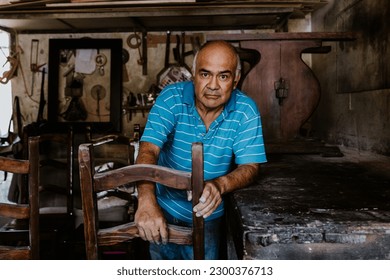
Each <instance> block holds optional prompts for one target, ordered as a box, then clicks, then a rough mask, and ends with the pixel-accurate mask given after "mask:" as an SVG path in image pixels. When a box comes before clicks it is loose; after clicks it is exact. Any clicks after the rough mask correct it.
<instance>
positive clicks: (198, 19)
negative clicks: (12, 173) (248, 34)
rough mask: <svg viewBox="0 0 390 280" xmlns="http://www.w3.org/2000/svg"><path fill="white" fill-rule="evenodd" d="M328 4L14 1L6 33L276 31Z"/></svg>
mask: <svg viewBox="0 0 390 280" xmlns="http://www.w3.org/2000/svg"><path fill="white" fill-rule="evenodd" d="M326 3H327V1H322V0H312V1H291V0H290V1H255V0H253V1H250V0H247V1H206V0H200V1H199V0H198V1H195V0H180V1H179V0H173V1H152V0H144V1H124V0H122V1H101V0H100V1H99V0H95V1H91V0H72V1H64V0H62V1H60V0H41V1H32V0H24V1H10V2H9V4H4V5H0V28H1V29H4V30H7V31H14V32H17V33H39V32H44V33H65V32H66V33H68V32H121V31H123V32H128V31H165V30H171V31H187V30H188V31H193V30H239V29H274V30H277V31H286V30H284V29H285V27H286V23H287V20H288V19H289V18H297V17H303V16H304V15H306V14H307V13H310V12H313V11H315V10H318V9H320V8H321V7H323V6H324V5H326Z"/></svg>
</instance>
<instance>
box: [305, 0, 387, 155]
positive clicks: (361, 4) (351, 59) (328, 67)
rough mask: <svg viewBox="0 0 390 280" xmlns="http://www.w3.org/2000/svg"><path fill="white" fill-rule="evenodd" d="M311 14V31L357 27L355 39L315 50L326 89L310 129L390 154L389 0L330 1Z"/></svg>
mask: <svg viewBox="0 0 390 280" xmlns="http://www.w3.org/2000/svg"><path fill="white" fill-rule="evenodd" d="M328 2H329V4H328V5H327V7H326V8H325V9H323V10H321V11H318V12H317V13H314V14H313V16H312V26H313V31H318V32H327V31H329V32H330V31H333V32H335V31H337V32H343V31H353V32H357V34H358V37H357V39H356V41H354V42H340V43H329V45H331V46H332V52H330V53H329V54H325V55H321V54H318V55H315V56H313V58H312V59H313V70H314V72H315V73H316V75H317V77H318V79H319V81H320V84H321V89H322V97H321V101H320V104H319V107H318V108H317V110H316V111H315V113H314V116H313V118H312V123H311V125H312V131H313V133H314V134H315V135H316V136H318V137H320V138H321V139H326V140H329V141H331V142H333V143H337V144H342V145H345V146H348V147H353V148H356V149H358V150H359V151H373V152H376V153H379V154H384V155H390V77H389V75H388V73H389V70H390V69H389V67H390V63H389V62H390V53H389V52H388V51H387V49H388V43H389V41H390V27H389V25H386V24H384V23H385V22H387V20H388V17H389V16H390V2H389V1H387V0H374V1H371V0H370V1H369V0H347V1H328Z"/></svg>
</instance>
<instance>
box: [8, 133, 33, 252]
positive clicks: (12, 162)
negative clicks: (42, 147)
mask: <svg viewBox="0 0 390 280" xmlns="http://www.w3.org/2000/svg"><path fill="white" fill-rule="evenodd" d="M28 143H29V153H28V159H25V160H18V159H13V158H6V157H0V170H2V171H6V172H9V173H13V174H26V175H28V182H29V183H28V192H29V196H28V197H29V199H28V203H26V204H17V203H16V204H15V203H5V202H4V203H0V216H1V217H3V218H9V219H15V220H20V221H21V220H28V228H27V229H25V228H23V229H18V228H10V225H8V224H7V225H4V226H3V227H2V228H1V229H0V241H1V245H0V259H39V193H38V182H39V173H38V166H39V163H38V160H39V159H38V153H39V151H38V149H39V139H38V137H32V138H30V139H29V142H28ZM4 185H5V184H4ZM1 186H2V185H0V187H1ZM26 232H27V234H28V241H27V242H28V244H25V243H26V242H25V241H26V240H25V234H24V233H26ZM19 238H20V239H19ZM11 241H12V242H11ZM3 242H5V243H3ZM7 242H8V243H7ZM3 244H5V245H3ZM22 244H23V245H22Z"/></svg>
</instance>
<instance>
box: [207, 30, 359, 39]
mask: <svg viewBox="0 0 390 280" xmlns="http://www.w3.org/2000/svg"><path fill="white" fill-rule="evenodd" d="M358 36H359V34H358V33H356V32H295V33H294V32H277V33H265V32H264V33H257V34H209V35H207V38H206V39H207V41H213V40H225V41H260V40H322V41H353V40H356V39H357V38H358Z"/></svg>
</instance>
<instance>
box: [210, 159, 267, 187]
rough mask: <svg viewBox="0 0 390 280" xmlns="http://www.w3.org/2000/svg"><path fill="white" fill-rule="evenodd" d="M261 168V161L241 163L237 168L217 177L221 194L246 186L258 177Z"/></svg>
mask: <svg viewBox="0 0 390 280" xmlns="http://www.w3.org/2000/svg"><path fill="white" fill-rule="evenodd" d="M259 170H260V164H259V163H250V164H242V165H239V166H238V167H237V168H236V169H234V170H233V171H232V172H230V173H229V174H227V175H225V176H221V177H219V178H217V179H215V180H214V181H215V183H216V184H217V185H218V186H219V189H220V192H221V195H223V194H225V193H229V192H232V191H235V190H238V189H241V188H244V187H246V186H248V185H250V184H251V183H253V181H254V180H255V179H256V177H257V175H258V173H259Z"/></svg>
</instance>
